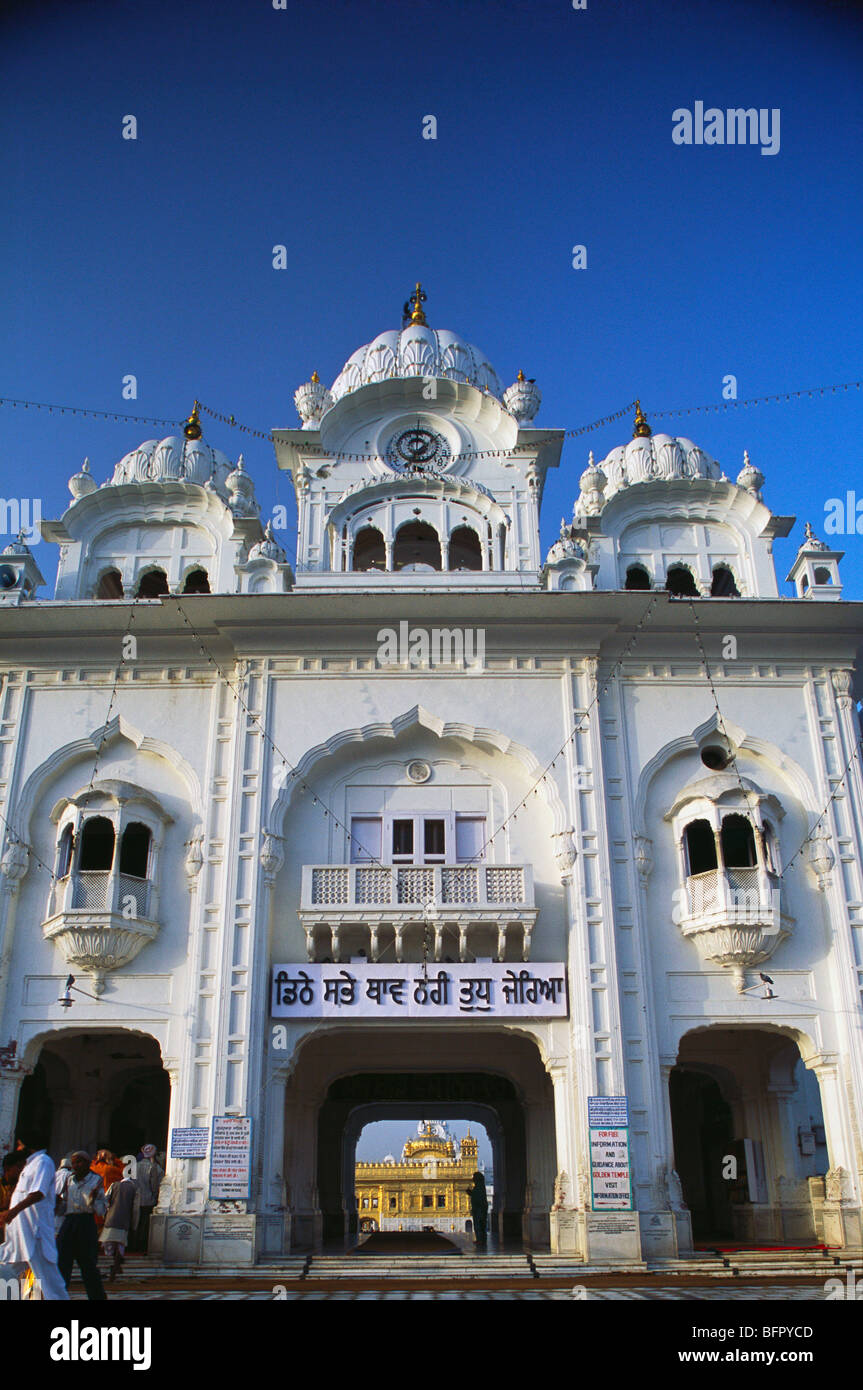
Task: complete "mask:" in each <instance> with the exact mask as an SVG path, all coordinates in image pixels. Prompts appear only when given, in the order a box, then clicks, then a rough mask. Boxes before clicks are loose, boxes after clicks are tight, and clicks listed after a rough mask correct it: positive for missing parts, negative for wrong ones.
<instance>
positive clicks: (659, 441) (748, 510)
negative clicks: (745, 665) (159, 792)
mask: <svg viewBox="0 0 863 1390" xmlns="http://www.w3.org/2000/svg"><path fill="white" fill-rule="evenodd" d="M763 482H764V475H763V474H762V473H761V471H760V470H759V469H758V468H754V467H753V466H752V464H751V463H750V460H749V455H748V454H745V455H744V464H743V468H742V469H741V471H740V473H739V474H738V477H737V482H736V483H732V482H731V480H730V479H729V478H728V477H727V476H726V474H725V473H724V472H723V470H722V468H721V466H720V464H719V463H717V461H716V460H715V459H714V458H711V457H710V455H709V454H707V453H705V452H704V450H703V449H701V448H700V447H699V446H698V445H697V444H695V443H693V441H692V440H691V439H686V438H685V437H683V436H680V437H676V436H673V435H668V434H657V433H654V431H653V430H652V428H651V426H650V422H649V421H648V418H647V416H646V415H645V413H644V411H643V410H642V408H641V402H640V401H636V409H635V420H634V424H633V431H632V438H631V439H630V440H629V441H628V443H626V444H622V445H618V447H617V448H615V449H612V450H611V452H610V453H609V454H608V455H607V456H606V457H605V458H604V459H603V460H602V462H601V463H600V464H599V465H597V464H596V463H595V462H594V459H593V455H592V454H591V455H590V458H589V463H588V467H587V469H586V470H585V472H584V473H583V474H582V476H581V482H580V491H579V495H578V497H577V498H576V501H575V506H574V510H573V522H574V525H575V527H576V530H577V531H582V532H584V534H585V535H588V534H589V535H590V537H591V538H592V541H593V549H594V551H595V553H596V555H597V557H598V560H599V565H598V577H597V588H600V589H667V590H668V592H669V593H672V594H678V595H683V596H690V597H696V598H697V597H701V598H737V597H740V596H741V595H746V596H748V597H753V596H759V597H765V598H768V597H769V598H775V597H778V592H779V591H778V587H777V583H776V573H775V570H774V567H773V558H772V544H773V540H774V538H775V537H776V536H786V535H787V534H788V532H789V530H790V529H791V526H792V525H793V520H794V519H793V517H782V516H773V515H772V514H771V512H770V511H769V510H768V508H767V507H766V506H765V505H764V503H763V501H762V499H761V486H762V484H763Z"/></svg>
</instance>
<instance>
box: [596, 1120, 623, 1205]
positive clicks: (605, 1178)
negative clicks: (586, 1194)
mask: <svg viewBox="0 0 863 1390" xmlns="http://www.w3.org/2000/svg"><path fill="white" fill-rule="evenodd" d="M590 1187H591V1192H592V1195H593V1210H594V1211H631V1210H632V1186H631V1181H630V1170H629V1130H628V1129H626V1128H624V1127H621V1128H619V1129H592V1130H591V1131H590Z"/></svg>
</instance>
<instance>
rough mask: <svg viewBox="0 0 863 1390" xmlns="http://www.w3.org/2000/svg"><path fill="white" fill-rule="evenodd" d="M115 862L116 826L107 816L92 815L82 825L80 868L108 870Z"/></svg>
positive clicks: (79, 855) (79, 853) (83, 869)
mask: <svg viewBox="0 0 863 1390" xmlns="http://www.w3.org/2000/svg"><path fill="white" fill-rule="evenodd" d="M113 862H114V827H113V825H112V824H111V822H110V821H109V820H107V819H106V817H105V816H91V817H90V818H89V820H85V822H84V824H83V826H82V827H81V848H80V850H79V852H78V868H79V869H81V870H82V871H84V872H86V871H88V870H89V871H98V870H102V871H105V870H108V869H110V868H111V865H112V864H113Z"/></svg>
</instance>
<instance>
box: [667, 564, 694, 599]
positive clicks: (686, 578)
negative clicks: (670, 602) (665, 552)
mask: <svg viewBox="0 0 863 1390" xmlns="http://www.w3.org/2000/svg"><path fill="white" fill-rule="evenodd" d="M665 587H666V589H667V590H668V592H669V593H670V594H675V595H676V596H677V597H678V598H698V587H697V585H696V583H695V580H694V578H693V576H692V570H690V569H687V567H686V565H672V567H671V569H670V570H669V571H668V578H667V579H666V581H665Z"/></svg>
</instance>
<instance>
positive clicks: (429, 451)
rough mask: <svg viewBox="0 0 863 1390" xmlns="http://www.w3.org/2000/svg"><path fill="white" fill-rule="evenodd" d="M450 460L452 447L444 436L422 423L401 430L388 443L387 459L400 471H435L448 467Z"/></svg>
mask: <svg viewBox="0 0 863 1390" xmlns="http://www.w3.org/2000/svg"><path fill="white" fill-rule="evenodd" d="M449 460H450V449H449V445H448V444H447V442H446V440H445V439H444V438H443V436H442V435H440V434H436V433H435V432H434V430H430V429H426V428H425V427H424V426H422V425H414V426H411V428H410V429H406V430H400V431H399V433H398V434H395V435H393V437H392V439H391V440H390V442H389V444H388V445H387V451H386V461H387V463H388V464H389V466H390V468H395V469H397V470H398V471H399V472H400V473H404V472H412V473H414V472H417V473H422V472H425V471H426V470H429V471H433V470H436V469H439V468H444V467H446V465H447V463H448V462H449Z"/></svg>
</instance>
